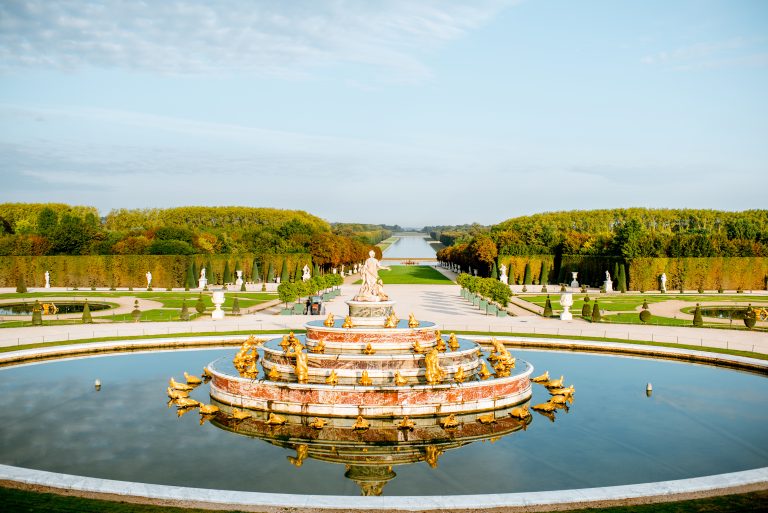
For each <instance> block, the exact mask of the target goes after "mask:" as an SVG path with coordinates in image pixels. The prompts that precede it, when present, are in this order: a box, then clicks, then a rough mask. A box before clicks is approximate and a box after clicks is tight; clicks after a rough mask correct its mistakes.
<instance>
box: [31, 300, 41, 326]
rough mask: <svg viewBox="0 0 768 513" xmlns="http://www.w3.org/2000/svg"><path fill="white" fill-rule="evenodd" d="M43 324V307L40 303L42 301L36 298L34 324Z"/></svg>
mask: <svg viewBox="0 0 768 513" xmlns="http://www.w3.org/2000/svg"><path fill="white" fill-rule="evenodd" d="M42 325H43V307H42V306H41V305H40V301H38V300H37V299H35V304H34V305H32V326H42Z"/></svg>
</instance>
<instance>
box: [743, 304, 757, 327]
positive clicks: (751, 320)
mask: <svg viewBox="0 0 768 513" xmlns="http://www.w3.org/2000/svg"><path fill="white" fill-rule="evenodd" d="M755 324H757V313H756V312H755V310H754V309H753V308H752V304H750V305H749V306H748V307H747V310H746V311H745V312H744V326H746V327H747V329H750V330H751V329H752V328H754V327H755Z"/></svg>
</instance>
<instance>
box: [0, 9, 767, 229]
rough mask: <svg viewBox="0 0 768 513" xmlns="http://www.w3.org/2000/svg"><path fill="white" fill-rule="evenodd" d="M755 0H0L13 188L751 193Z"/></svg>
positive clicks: (763, 26) (44, 194)
mask: <svg viewBox="0 0 768 513" xmlns="http://www.w3.org/2000/svg"><path fill="white" fill-rule="evenodd" d="M767 92H768V2H765V1H761V0H756V1H740V0H723V1H704V0H696V1H672V0H667V1H632V2H630V1H624V2H622V1H586V2H576V1H573V0H562V1H555V0H552V1H549V0H539V1H537V0H528V1H521V2H504V1H472V2H448V1H440V0H435V1H429V2H427V1H417V0H403V1H391V2H385V1H380V2H379V1H377V2H366V1H357V2H351V1H328V2H323V1H305V2H300V1H291V2H284V1H274V2H257V1H245V0H243V1H236V0H233V1H222V2H207V1H177V2H146V3H141V2H135V1H133V0H125V1H122V0H105V1H101V2H85V1H83V2H78V1H69V2H63V1H52V0H36V1H9V0H5V1H3V2H2V3H0V162H1V164H0V170H1V171H0V172H1V173H2V176H3V186H2V187H1V188H0V202H2V201H62V202H67V203H76V204H88V205H96V206H97V207H98V208H99V209H100V210H101V211H102V212H104V213H106V212H108V211H109V210H110V209H111V208H122V207H126V208H137V207H164V206H176V205H251V206H270V207H280V208H296V209H303V210H307V211H309V212H312V213H314V214H317V215H319V216H321V217H323V218H325V219H328V220H329V221H360V222H375V223H399V224H403V225H409V226H421V225H424V224H452V223H465V222H473V221H477V222H480V223H484V224H486V223H495V222H498V221H501V220H503V219H506V218H509V217H513V216H516V215H523V214H529V213H534V212H539V211H545V210H564V209H586V208H607V207H627V206H647V207H695V208H718V209H727V210H741V209H746V208H761V207H762V208H764V207H766V205H768V201H767V200H766V178H767V177H768V93H767Z"/></svg>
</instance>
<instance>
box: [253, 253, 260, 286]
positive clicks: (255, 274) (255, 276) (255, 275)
mask: <svg viewBox="0 0 768 513" xmlns="http://www.w3.org/2000/svg"><path fill="white" fill-rule="evenodd" d="M251 281H252V282H253V283H259V282H260V281H261V276H260V275H259V263H258V262H257V261H256V259H255V258H254V259H253V264H252V265H251Z"/></svg>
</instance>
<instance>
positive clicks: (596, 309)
mask: <svg viewBox="0 0 768 513" xmlns="http://www.w3.org/2000/svg"><path fill="white" fill-rule="evenodd" d="M592 322H600V306H599V305H598V304H597V299H595V302H594V304H593V306H592Z"/></svg>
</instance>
